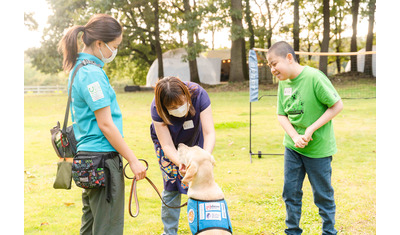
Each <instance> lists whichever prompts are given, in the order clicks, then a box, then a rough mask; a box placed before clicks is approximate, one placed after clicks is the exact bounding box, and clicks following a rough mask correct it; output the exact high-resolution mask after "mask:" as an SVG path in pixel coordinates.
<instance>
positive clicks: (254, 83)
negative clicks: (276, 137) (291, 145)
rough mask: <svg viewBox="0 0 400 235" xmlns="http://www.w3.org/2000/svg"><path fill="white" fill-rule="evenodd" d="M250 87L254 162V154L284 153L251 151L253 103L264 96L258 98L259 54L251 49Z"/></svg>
mask: <svg viewBox="0 0 400 235" xmlns="http://www.w3.org/2000/svg"><path fill="white" fill-rule="evenodd" d="M249 77H250V81H249V89H250V102H249V103H250V110H249V111H250V112H249V113H250V125H249V126H250V128H249V132H250V138H249V139H250V141H249V142H250V143H249V145H250V147H249V154H250V163H252V162H253V161H252V156H253V155H257V156H258V158H261V156H262V155H283V154H278V153H262V152H261V151H258V152H257V153H253V152H252V151H251V103H252V102H255V101H259V100H260V99H261V98H262V97H263V96H261V97H260V98H258V63H257V54H256V52H255V51H254V50H250V51H249Z"/></svg>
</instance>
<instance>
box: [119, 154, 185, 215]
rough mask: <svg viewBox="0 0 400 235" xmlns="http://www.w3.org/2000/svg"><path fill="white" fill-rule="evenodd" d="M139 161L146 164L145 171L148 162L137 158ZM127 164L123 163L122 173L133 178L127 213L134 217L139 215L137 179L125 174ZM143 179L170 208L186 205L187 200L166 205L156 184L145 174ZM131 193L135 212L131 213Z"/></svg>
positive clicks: (147, 167)
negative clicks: (178, 203)
mask: <svg viewBox="0 0 400 235" xmlns="http://www.w3.org/2000/svg"><path fill="white" fill-rule="evenodd" d="M139 161H143V162H144V163H145V164H146V171H147V170H148V169H149V164H148V163H147V161H146V160H144V159H139ZM128 165H129V163H127V164H125V166H124V175H125V177H126V178H128V179H133V181H132V185H131V193H130V196H129V214H130V215H131V216H132V217H133V218H136V217H137V216H138V215H139V200H138V197H137V187H136V185H137V180H136V177H129V176H127V175H126V173H125V170H126V167H127V166H128ZM145 179H146V180H147V181H148V182H149V184H150V185H151V186H152V187H153V189H154V190H155V191H156V193H157V195H158V197H159V198H160V200H161V201H162V203H163V204H164V205H165V206H166V207H168V208H171V209H178V208H181V207H184V206H186V205H187V202H185V203H184V204H182V205H180V206H169V205H167V203H166V202H165V201H164V200H163V199H162V196H161V193H160V191H158V188H157V186H156V185H155V184H154V183H153V181H151V180H150V179H149V178H148V177H147V176H146V177H145ZM132 195H134V197H135V204H136V213H135V214H132Z"/></svg>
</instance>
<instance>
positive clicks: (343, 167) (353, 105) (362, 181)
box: [24, 91, 376, 235]
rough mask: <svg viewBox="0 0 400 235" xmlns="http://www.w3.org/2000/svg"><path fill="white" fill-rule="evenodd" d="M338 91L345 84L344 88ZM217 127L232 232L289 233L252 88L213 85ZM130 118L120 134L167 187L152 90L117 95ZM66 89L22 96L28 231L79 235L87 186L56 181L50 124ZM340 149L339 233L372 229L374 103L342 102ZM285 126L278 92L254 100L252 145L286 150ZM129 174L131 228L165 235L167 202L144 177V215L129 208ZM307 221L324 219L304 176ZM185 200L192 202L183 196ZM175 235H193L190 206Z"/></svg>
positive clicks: (278, 166)
mask: <svg viewBox="0 0 400 235" xmlns="http://www.w3.org/2000/svg"><path fill="white" fill-rule="evenodd" d="M339 93H340V91H339ZM209 95H210V98H211V102H212V109H213V117H214V122H215V128H216V135H217V136H216V137H217V138H216V145H215V149H214V153H213V155H214V157H215V159H216V167H215V169H214V174H215V180H216V182H217V183H218V184H219V185H220V186H221V188H222V190H223V191H224V193H225V198H226V200H227V203H228V207H229V213H230V217H231V220H232V225H233V231H234V234H284V233H283V230H284V229H285V223H284V220H285V205H284V202H283V200H282V196H281V194H282V188H283V156H263V157H262V158H260V159H259V158H257V157H256V156H253V158H252V163H250V157H249V102H248V100H249V97H248V92H209ZM117 99H118V102H119V104H120V107H121V110H122V114H123V117H124V120H123V121H124V127H123V128H124V136H125V140H126V141H127V143H128V144H129V146H131V148H132V149H133V151H134V152H135V154H136V155H137V156H138V157H139V158H144V159H146V160H147V161H148V162H149V164H150V167H149V171H148V173H147V175H148V177H150V178H151V179H152V180H153V181H154V183H155V184H156V185H157V186H158V187H159V188H162V178H161V172H160V170H159V169H158V164H157V158H156V156H155V153H154V149H153V144H152V141H151V138H150V133H149V125H150V123H151V118H150V112H149V107H150V103H151V101H152V99H153V94H152V93H151V92H139V93H121V94H117ZM66 100H67V96H66V95H65V94H64V95H25V100H24V103H25V107H24V116H25V120H24V121H25V124H24V131H25V135H24V154H25V156H24V164H25V166H24V170H25V174H24V180H25V182H24V213H25V214H24V227H25V228H24V230H25V234H37V233H40V234H78V233H79V228H80V219H81V218H80V217H81V213H82V212H81V208H82V203H81V189H80V188H78V187H76V186H75V185H74V183H73V186H72V189H71V190H55V189H53V188H52V185H53V181H54V178H55V174H56V168H57V165H56V162H57V160H58V158H57V157H56V155H55V153H54V151H53V150H52V146H51V143H50V132H49V130H50V128H51V127H52V126H54V125H55V124H56V121H62V120H63V116H64V111H65V104H66ZM334 127H335V133H336V139H337V145H338V149H339V151H338V153H337V154H336V155H335V156H334V158H333V162H332V168H333V176H332V182H333V187H334V189H335V199H336V205H337V213H336V229H337V230H338V231H339V234H375V233H376V189H375V185H376V162H375V160H376V128H375V127H376V100H375V99H365V100H364V99H357V100H353V99H350V100H347V99H345V100H344V110H343V111H342V112H341V113H340V114H339V115H338V116H337V117H336V118H335V119H334ZM283 134H284V132H283V129H282V128H281V127H280V125H279V123H278V121H277V118H276V97H273V96H268V97H264V98H262V99H261V100H260V101H258V102H256V103H253V105H252V142H253V143H252V151H253V152H257V151H259V150H260V151H262V152H263V153H283V146H282V140H283ZM130 184H131V181H129V180H126V181H125V185H126V187H125V193H126V197H125V209H126V210H125V228H124V231H125V234H139V235H141V234H161V233H162V227H163V226H162V222H161V218H160V214H161V202H160V200H159V198H158V196H157V194H156V193H155V192H154V190H153V189H152V188H151V186H150V185H149V184H148V183H147V182H145V181H140V182H139V183H138V191H139V192H138V193H139V201H140V215H139V217H137V218H132V217H130V216H129V214H128V210H127V208H128V195H129V190H130ZM303 191H304V196H303V213H302V219H301V227H302V228H303V230H304V234H321V219H320V217H319V215H318V209H317V207H316V206H315V205H314V203H313V197H312V191H311V186H310V184H309V182H308V180H307V179H306V181H305V183H304V188H303ZM183 200H186V197H184V199H183ZM179 227H180V228H179V234H190V229H189V226H188V222H187V217H186V208H183V209H182V213H181V219H180V225H179Z"/></svg>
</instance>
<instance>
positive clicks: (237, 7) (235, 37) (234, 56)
mask: <svg viewBox="0 0 400 235" xmlns="http://www.w3.org/2000/svg"><path fill="white" fill-rule="evenodd" d="M231 4H232V7H231V17H232V28H231V37H232V47H231V66H230V71H229V81H232V82H240V81H244V80H245V79H246V78H247V76H246V74H247V73H246V72H245V71H246V69H247V64H246V48H245V41H244V36H243V35H244V33H243V24H242V1H241V0H231Z"/></svg>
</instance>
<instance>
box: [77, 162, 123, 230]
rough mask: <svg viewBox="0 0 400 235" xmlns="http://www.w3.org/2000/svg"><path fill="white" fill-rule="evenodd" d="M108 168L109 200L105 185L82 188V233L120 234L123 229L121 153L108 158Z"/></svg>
mask: <svg viewBox="0 0 400 235" xmlns="http://www.w3.org/2000/svg"><path fill="white" fill-rule="evenodd" d="M106 166H108V168H109V169H110V178H111V179H110V180H111V200H110V202H107V200H106V198H107V191H106V188H105V187H101V188H97V189H84V190H83V192H82V204H83V208H82V212H83V215H82V224H81V230H80V234H82V235H89V234H93V235H102V234H104V235H114V234H115V235H122V234H123V231H124V200H125V199H124V195H125V184H124V175H123V172H122V167H121V166H122V158H121V155H119V156H118V157H114V158H112V159H108V160H107V161H106Z"/></svg>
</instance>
